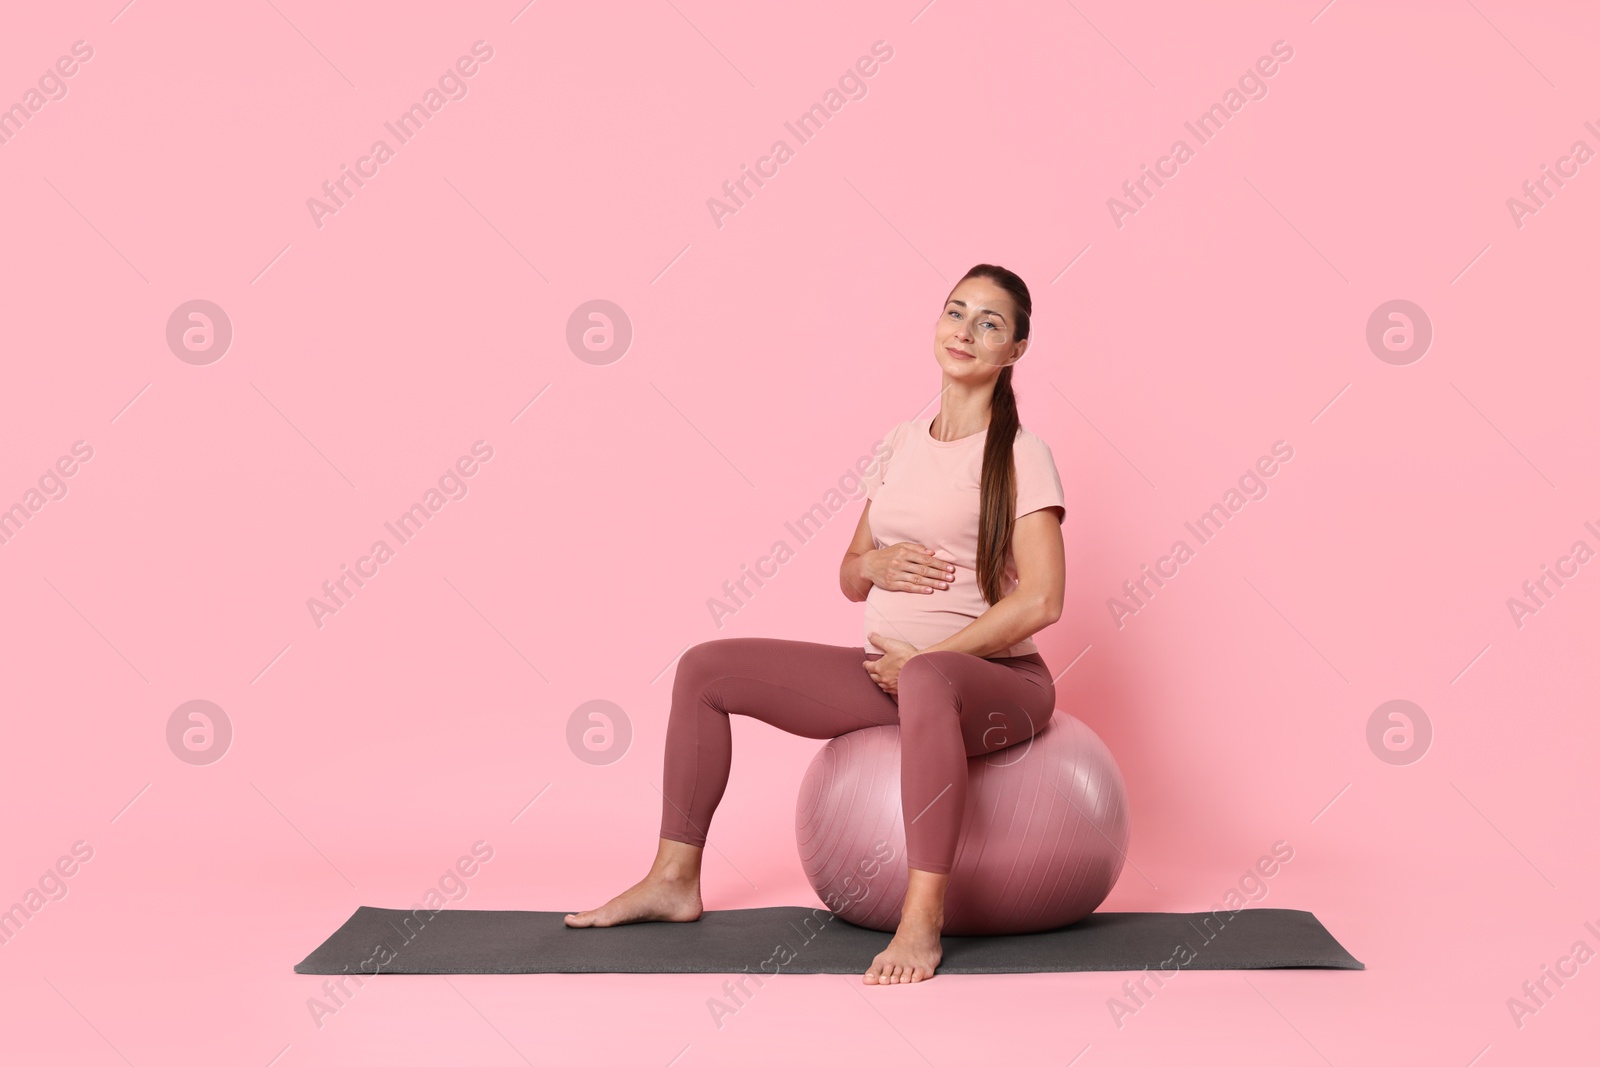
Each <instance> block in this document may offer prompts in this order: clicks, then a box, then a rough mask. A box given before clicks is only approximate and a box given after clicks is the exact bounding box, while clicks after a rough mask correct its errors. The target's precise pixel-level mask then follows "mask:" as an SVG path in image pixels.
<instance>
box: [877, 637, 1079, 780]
mask: <svg viewBox="0 0 1600 1067" xmlns="http://www.w3.org/2000/svg"><path fill="white" fill-rule="evenodd" d="M919 663H920V664H921V666H920V667H918V664H919ZM908 672H910V673H911V677H910V678H909V679H908V678H907V673H908ZM900 678H901V680H900V683H899V686H898V688H899V689H900V705H899V706H900V710H901V714H902V715H904V714H905V713H906V710H907V709H906V702H907V682H908V681H909V682H910V683H911V686H910V689H911V694H912V695H911V699H912V700H918V701H920V700H930V701H935V702H940V703H949V704H951V705H953V706H954V708H955V711H956V713H957V715H958V716H959V718H960V720H961V738H962V741H963V743H964V744H965V746H966V752H967V755H968V756H969V757H971V756H981V755H983V754H985V753H987V752H995V751H997V750H999V749H1002V748H1008V747H1010V746H1012V745H1015V744H1018V743H1019V742H1022V741H1026V740H1028V739H1029V738H1030V737H1032V736H1033V735H1034V734H1036V733H1038V732H1039V731H1040V730H1042V729H1044V727H1045V725H1046V724H1047V723H1048V722H1049V721H1050V717H1051V716H1052V715H1053V714H1055V705H1056V687H1055V683H1054V682H1052V681H1051V680H1050V671H1049V668H1048V667H1046V666H1045V664H1044V662H1043V660H1042V658H1040V657H1037V656H1015V657H1010V658H1008V659H1007V658H1001V659H985V658H983V657H981V656H974V655H971V654H970V653H966V652H924V653H923V654H922V655H920V656H913V657H912V658H911V659H910V660H909V661H908V662H907V663H906V665H905V666H904V667H903V668H901V672H900Z"/></svg>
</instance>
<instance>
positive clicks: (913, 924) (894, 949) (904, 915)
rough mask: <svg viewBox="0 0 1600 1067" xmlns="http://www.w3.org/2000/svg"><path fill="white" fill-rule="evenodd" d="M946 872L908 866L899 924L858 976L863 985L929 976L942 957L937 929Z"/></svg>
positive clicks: (941, 915) (941, 924)
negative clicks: (909, 871)
mask: <svg viewBox="0 0 1600 1067" xmlns="http://www.w3.org/2000/svg"><path fill="white" fill-rule="evenodd" d="M949 881H950V876H949V875H948V874H934V873H932V872H931V871H923V870H918V869H917V868H915V867H913V868H911V877H910V879H909V882H908V884H907V885H906V899H905V903H904V904H902V905H901V907H900V925H899V927H897V928H896V929H895V932H894V937H893V938H892V939H891V940H890V941H889V947H888V948H886V949H884V950H883V951H882V952H880V953H878V954H877V955H876V956H874V957H873V958H872V966H871V967H868V968H867V971H866V973H865V974H863V975H862V976H861V981H862V982H864V983H865V984H867V985H893V984H896V983H900V982H921V981H923V980H924V979H928V978H932V977H933V972H934V971H935V970H936V969H937V968H938V966H939V960H941V959H942V958H943V957H944V948H943V946H941V945H940V944H939V931H940V930H942V929H943V928H944V890H945V886H946V885H947V884H949Z"/></svg>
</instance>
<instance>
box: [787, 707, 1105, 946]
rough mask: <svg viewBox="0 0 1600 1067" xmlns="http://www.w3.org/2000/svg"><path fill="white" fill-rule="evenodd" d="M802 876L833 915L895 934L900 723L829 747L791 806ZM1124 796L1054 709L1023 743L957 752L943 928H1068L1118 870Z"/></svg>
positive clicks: (1101, 757) (1094, 749) (1093, 743)
mask: <svg viewBox="0 0 1600 1067" xmlns="http://www.w3.org/2000/svg"><path fill="white" fill-rule="evenodd" d="M795 843H796V845H797V846H798V848H799V850H800V863H801V866H803V867H804V868H805V872H806V878H807V879H808V880H809V881H810V882H811V887H812V888H813V889H815V890H816V891H817V895H818V896H819V897H821V898H822V902H823V903H824V904H825V905H827V907H828V908H829V910H830V911H832V912H833V913H834V914H835V915H836V916H838V917H839V918H841V919H844V920H846V921H847V922H850V923H853V924H854V925H856V926H863V927H866V928H868V929H871V930H885V931H892V930H894V929H895V928H896V927H897V926H898V925H899V924H900V906H901V903H902V902H903V900H904V899H905V892H906V883H907V878H908V870H909V868H908V865H907V863H906V834H905V819H904V816H903V814H902V812H901V810H900V727H899V726H898V725H896V726H869V727H866V728H864V729H860V730H852V731H851V732H849V733H846V734H841V735H840V736H838V737H836V738H834V739H832V740H831V741H828V742H827V743H826V744H824V745H823V746H822V748H821V749H820V750H819V751H818V752H817V754H816V756H815V757H813V758H812V760H811V765H810V766H809V767H808V768H807V769H806V774H805V778H804V779H803V780H802V781H801V783H800V795H799V797H798V798H797V800H796V802H795ZM1127 848H1128V800H1127V790H1126V787H1125V785H1124V784H1123V781H1122V772H1121V770H1119V769H1118V767H1117V763H1116V760H1114V759H1112V757H1111V751H1110V750H1109V749H1108V748H1106V746H1105V743H1104V742H1102V741H1101V740H1100V738H1099V737H1097V736H1096V735H1095V733H1094V731H1093V730H1091V729H1089V727H1088V726H1086V725H1084V724H1083V723H1082V722H1080V721H1079V720H1078V719H1076V718H1074V717H1073V716H1071V715H1068V714H1067V713H1066V712H1063V711H1061V710H1059V709H1057V710H1056V712H1055V713H1054V714H1053V715H1052V716H1051V717H1050V721H1049V722H1048V723H1046V724H1045V727H1044V729H1042V730H1040V731H1039V732H1038V733H1036V734H1035V735H1034V736H1033V737H1032V738H1030V739H1028V740H1027V741H1022V742H1019V743H1017V744H1015V745H1012V746H1010V747H1008V748H1002V749H998V750H996V751H994V752H989V753H986V754H984V755H981V756H973V757H971V758H970V759H968V760H967V803H966V810H965V812H964V814H963V817H962V827H961V838H960V842H959V843H958V844H957V846H956V855H955V861H954V863H953V864H952V866H951V869H950V882H949V884H948V886H947V887H946V890H945V904H944V912H945V925H944V932H945V933H947V934H956V935H963V934H1022V933H1033V932H1036V931H1040V930H1052V929H1055V928H1056V927H1059V926H1066V925H1067V924H1069V923H1074V922H1077V921H1078V920H1079V919H1081V918H1083V917H1084V916H1085V915H1088V914H1089V913H1090V912H1092V911H1094V909H1095V908H1097V907H1099V906H1100V904H1101V902H1102V901H1104V900H1105V898H1106V896H1107V895H1108V894H1109V893H1110V892H1111V887H1112V886H1113V885H1115V884H1116V882H1117V876H1118V875H1120V874H1121V873H1122V863H1123V859H1124V858H1125V853H1126V851H1127Z"/></svg>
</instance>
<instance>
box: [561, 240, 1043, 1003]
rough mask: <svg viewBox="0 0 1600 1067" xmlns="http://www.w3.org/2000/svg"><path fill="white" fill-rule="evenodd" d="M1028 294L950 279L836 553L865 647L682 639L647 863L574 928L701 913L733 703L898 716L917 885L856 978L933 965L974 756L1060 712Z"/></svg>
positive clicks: (1014, 282)
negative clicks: (912, 388)
mask: <svg viewBox="0 0 1600 1067" xmlns="http://www.w3.org/2000/svg"><path fill="white" fill-rule="evenodd" d="M1032 308H1033V301H1032V298H1031V297H1030V296H1029V294H1028V287H1027V286H1026V285H1024V284H1023V282H1022V279H1021V278H1019V277H1017V275H1015V274H1013V273H1012V272H1011V271H1009V270H1006V269H1005V268H1004V267H997V266H993V265H991V264H987V263H983V264H979V265H978V266H976V267H973V268H972V269H971V270H970V271H968V272H967V274H966V276H965V277H963V278H962V279H961V281H960V282H958V283H957V284H956V287H955V288H954V289H952V290H951V291H950V295H949V297H948V299H946V300H945V303H944V309H943V310H942V311H941V312H940V314H939V319H938V323H937V325H935V327H934V332H933V354H934V358H935V359H936V360H938V363H939V369H940V371H941V373H942V376H943V383H942V388H941V389H940V394H939V395H940V397H941V398H942V399H941V402H940V406H939V411H938V413H937V414H936V415H933V416H930V417H928V418H919V419H912V420H909V421H907V422H902V423H900V424H899V425H897V426H895V427H894V428H893V429H892V430H891V431H890V433H889V436H888V438H887V441H888V444H889V453H888V456H887V458H886V459H884V460H883V461H882V463H881V464H880V465H878V466H876V467H874V468H871V469H869V472H868V473H867V474H866V475H865V477H864V485H865V488H866V495H867V498H868V499H867V503H866V505H865V507H863V508H862V511H861V521H860V522H859V523H858V524H857V526H856V532H855V537H854V539H853V540H852V541H851V542H850V547H849V548H848V549H847V550H846V552H845V555H844V560H843V562H842V563H841V564H840V567H839V585H840V587H841V588H842V589H843V591H844V595H845V596H846V597H847V598H849V599H850V600H853V601H858V602H859V601H865V602H866V626H865V636H866V641H865V643H864V644H863V645H861V646H856V645H825V644H816V643H813V642H809V641H790V640H783V639H779V638H768V637H733V638H723V639H719V640H714V641H706V642H703V643H701V644H698V645H695V646H694V647H693V648H691V649H689V650H688V651H687V652H685V653H684V655H683V658H682V659H681V660H680V661H679V663H678V670H677V675H676V677H675V678H674V681H673V687H672V710H671V715H670V717H669V719H668V722H667V741H666V757H665V768H666V770H665V776H664V777H665V781H664V783H663V787H662V789H663V802H662V806H661V843H660V846H659V849H658V851H657V852H656V859H655V863H654V865H652V867H651V868H650V873H649V874H647V875H645V877H644V878H643V880H641V881H640V882H639V883H638V884H636V885H634V886H633V887H632V888H630V889H628V890H626V891H624V892H623V893H621V894H619V895H618V896H616V897H614V898H612V899H611V900H610V901H608V902H607V903H605V904H603V905H601V906H600V907H598V908H595V909H594V910H593V911H582V912H576V913H573V914H569V915H567V916H566V919H565V922H566V924H567V925H568V926H572V927H590V926H614V925H617V924H620V923H630V922H690V921H693V920H695V919H698V918H699V917H700V914H701V901H700V857H701V852H702V851H703V850H704V847H705V843H706V831H707V829H708V828H709V827H710V824H711V816H712V813H713V812H714V811H715V810H716V807H717V804H718V802H719V801H720V800H721V799H722V793H723V790H724V789H725V788H726V787H727V784H728V769H729V763H730V760H731V758H732V729H731V726H730V724H729V722H728V716H729V715H749V716H753V717H755V718H757V719H760V720H762V721H763V722H767V723H771V724H772V725H773V726H776V727H778V728H779V729H780V730H786V731H788V732H789V733H793V734H799V735H801V736H802V737H814V738H818V739H821V738H831V737H837V736H839V735H840V734H843V733H847V732H848V731H851V730H859V729H862V728H863V727H867V726H886V725H891V724H898V725H899V727H900V746H901V747H900V751H901V760H900V767H901V770H900V800H901V810H902V812H903V813H904V817H905V820H906V861H907V864H908V865H909V868H910V882H909V885H908V886H907V888H906V895H905V900H904V903H903V906H902V909H901V918H900V925H899V928H898V929H897V930H896V931H895V934H894V938H893V939H892V940H891V941H890V942H889V946H888V947H887V948H886V949H884V950H883V951H882V952H880V953H879V954H878V955H877V956H876V957H875V958H874V959H873V961H872V966H871V967H869V968H868V969H867V971H866V972H865V974H864V975H863V976H862V979H863V981H865V982H867V983H869V984H875V983H898V982H918V981H921V980H923V979H925V978H931V977H933V973H934V970H935V968H937V967H938V965H939V959H940V957H941V955H942V950H941V948H940V944H939V934H940V930H941V929H942V927H943V924H944V895H945V886H946V885H947V884H948V882H949V880H950V869H951V867H952V865H953V864H954V861H955V855H956V848H957V845H958V844H959V843H960V838H961V823H962V815H963V813H964V810H965V807H966V797H967V759H968V757H970V756H977V755H982V754H984V753H988V752H994V751H996V750H998V749H1002V748H1006V747H1008V746H1010V745H1014V744H1017V743H1018V742H1020V741H1026V740H1027V739H1028V738H1030V737H1032V736H1033V734H1034V732H1035V731H1037V730H1039V729H1042V728H1043V727H1044V726H1045V724H1047V723H1048V722H1049V721H1050V716H1051V714H1052V713H1053V712H1054V710H1055V684H1054V683H1053V682H1052V680H1051V677H1050V670H1049V668H1048V667H1047V666H1046V665H1045V662H1044V659H1043V657H1041V656H1040V655H1039V652H1038V648H1037V646H1036V645H1035V644H1034V641H1033V635H1034V634H1035V633H1037V632H1038V631H1039V630H1041V629H1043V628H1044V627H1046V626H1049V625H1050V624H1051V623H1053V622H1055V621H1056V619H1057V618H1059V617H1060V615H1061V599H1062V587H1063V583H1064V577H1063V573H1064V568H1063V555H1064V553H1063V549H1062V542H1061V521H1062V518H1063V516H1064V515H1065V498H1064V496H1063V494H1062V491H1061V478H1060V476H1059V474H1058V473H1057V472H1056V467H1055V460H1054V457H1053V456H1052V455H1051V453H1050V447H1049V446H1048V445H1046V444H1045V443H1044V441H1043V440H1041V439H1040V438H1039V437H1037V436H1035V435H1034V434H1032V433H1030V432H1028V431H1027V430H1025V429H1022V427H1021V425H1020V423H1019V422H1018V421H1017V402H1016V397H1015V396H1014V395H1013V394H1012V391H1011V375H1012V365H1013V364H1015V363H1016V362H1017V360H1019V359H1021V358H1022V354H1023V352H1024V351H1026V350H1027V347H1028V318H1029V314H1030V313H1031V311H1032ZM863 653H866V658H865V659H863V658H862V654H863ZM863 858H866V857H863Z"/></svg>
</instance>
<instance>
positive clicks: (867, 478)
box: [861, 422, 906, 500]
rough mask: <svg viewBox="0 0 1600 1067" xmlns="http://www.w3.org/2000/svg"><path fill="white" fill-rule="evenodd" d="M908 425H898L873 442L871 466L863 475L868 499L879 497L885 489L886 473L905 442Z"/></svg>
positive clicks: (862, 479)
mask: <svg viewBox="0 0 1600 1067" xmlns="http://www.w3.org/2000/svg"><path fill="white" fill-rule="evenodd" d="M905 428H906V423H904V422H900V423H896V424H895V425H894V426H893V427H891V428H890V430H889V432H888V433H886V434H884V435H883V437H882V438H881V439H879V440H877V441H874V442H873V453H872V457H871V460H870V466H868V467H867V469H866V470H865V471H863V472H862V474H861V485H862V487H863V488H864V489H865V490H866V494H867V499H869V500H870V499H872V498H873V497H875V496H877V495H878V490H879V489H881V488H882V487H883V479H884V475H885V473H886V472H887V471H888V469H889V463H890V460H891V459H892V457H893V456H894V453H895V451H896V450H897V449H898V448H899V447H900V444H901V442H902V441H904V440H905Z"/></svg>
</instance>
